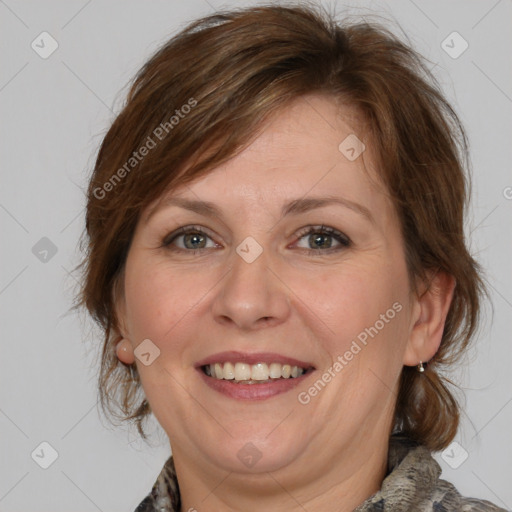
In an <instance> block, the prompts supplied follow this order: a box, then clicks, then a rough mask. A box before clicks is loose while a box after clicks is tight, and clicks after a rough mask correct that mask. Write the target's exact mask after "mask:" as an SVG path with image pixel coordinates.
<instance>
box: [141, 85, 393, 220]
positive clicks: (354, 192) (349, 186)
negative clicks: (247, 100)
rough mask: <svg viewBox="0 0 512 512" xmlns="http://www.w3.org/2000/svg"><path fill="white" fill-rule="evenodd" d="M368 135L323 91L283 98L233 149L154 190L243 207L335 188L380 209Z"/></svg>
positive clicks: (274, 204)
mask: <svg viewBox="0 0 512 512" xmlns="http://www.w3.org/2000/svg"><path fill="white" fill-rule="evenodd" d="M373 153H374V152H373V148H372V146H371V141H370V140H369V139H368V136H367V135H366V132H365V126H364V123H363V122H362V119H361V116H360V115H359V112H358V111H357V110H356V109H355V108H351V107H349V106H346V105H342V104H340V103H339V102H337V101H336V100H335V99H334V98H332V97H329V96H325V95H308V96H304V97H300V98H297V99H295V100H294V101H293V102H291V103H290V104H289V105H288V106H287V107H285V108H283V109H281V110H280V111H278V112H277V113H275V114H274V115H273V116H272V117H271V118H270V119H269V120H268V121H267V122H266V123H265V124H263V125H262V126H261V128H260V131H259V132H258V135H257V136H256V137H255V138H254V139H253V141H252V142H251V143H250V144H249V145H248V146H247V147H246V148H245V149H244V150H243V151H242V152H241V153H239V154H238V155H236V156H235V157H233V158H232V159H230V160H229V161H227V162H225V163H223V164H221V165H220V166H218V167H217V168H215V169H214V170H212V171H210V172H209V173H208V174H206V175H204V176H201V177H200V178H198V179H197V180H195V181H193V182H191V183H188V184H187V185H186V186H183V187H178V188H176V189H174V190H172V191H169V192H167V193H165V194H164V195H162V197H160V198H159V199H158V200H157V201H156V202H155V203H154V204H153V205H151V206H150V207H149V208H148V210H149V211H148V213H147V215H146V218H148V217H149V216H150V215H151V213H152V212H153V211H154V210H155V209H158V208H159V206H160V204H161V203H165V202H166V201H167V200H168V199H169V198H170V197H175V198H179V197H182V198H189V199H194V200H202V201H207V202H211V203H216V204H219V205H221V206H222V204H223V203H226V204H227V207H229V208H231V207H233V208H235V209H237V210H238V211H241V210H243V209H245V208H262V207H264V208H265V209H274V208H275V209H280V208H281V207H282V205H283V204H284V203H289V202H290V201H293V200H296V199H299V198H307V197H312V196H313V197H314V196H316V197H319V196H324V197H325V196H330V195H338V196H342V197H343V198H345V199H348V200H352V201H357V202H358V203H360V204H361V205H362V206H363V207H365V208H367V209H368V210H371V209H374V210H376V211H377V216H382V215H385V216H386V212H384V211H383V210H384V209H386V208H388V207H389V204H388V205H386V202H387V201H386V198H385V197H384V196H385V195H386V194H385V192H386V187H385V186H384V185H383V184H382V183H381V182H380V180H379V178H378V166H377V165H376V163H375V158H374V155H373Z"/></svg>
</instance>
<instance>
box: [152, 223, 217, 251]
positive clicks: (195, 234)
mask: <svg viewBox="0 0 512 512" xmlns="http://www.w3.org/2000/svg"><path fill="white" fill-rule="evenodd" d="M209 242H210V243H209ZM162 245H163V246H164V247H168V248H169V249H172V250H176V251H186V252H194V253H195V251H196V250H201V249H213V248H216V247H218V245H217V244H216V243H215V242H214V241H213V240H212V239H211V238H210V236H209V235H208V234H207V233H205V232H204V231H203V230H202V229H201V228H199V227H197V226H185V227H181V228H179V229H177V230H176V231H174V232H173V233H171V234H170V235H167V236H166V237H165V238H164V240H163V241H162Z"/></svg>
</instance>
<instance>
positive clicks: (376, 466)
mask: <svg viewBox="0 0 512 512" xmlns="http://www.w3.org/2000/svg"><path fill="white" fill-rule="evenodd" d="M366 434H368V432H366ZM388 441H389V437H386V438H385V439H384V438H383V439H379V438H377V437H376V436H375V435H374V439H368V438H367V439H366V440H365V442H363V443H360V442H359V443H358V442H354V443H350V444H349V445H347V446H346V447H345V448H344V449H343V453H342V454H341V453H339V452H338V453H335V454H332V453H331V454H328V453H324V454H322V457H318V456H317V457H316V458H315V459H313V460H306V458H304V457H303V458H301V460H300V461H299V460H296V461H295V462H294V463H292V464H290V465H288V466H286V467H283V468H281V469H279V470H277V471H274V472H265V473H257V474H253V475H246V474H244V475H240V474H235V473H233V472H229V471H222V470H219V468H218V467H213V466H210V465H209V464H208V463H205V461H204V459H200V460H193V459H192V458H191V457H190V456H188V457H187V455H186V454H185V453H180V451H179V450H174V462H175V466H176V473H177V476H178V480H179V486H180V494H181V502H182V509H181V510H182V512H189V511H190V512H193V511H194V510H196V511H200V512H234V511H241V510H244V511H245V510H254V508H255V504H257V508H258V510H266V511H267V512H274V511H276V512H277V511H282V510H287V511H291V512H295V511H297V512H299V511H300V512H304V510H305V509H306V510H308V512H317V511H318V512H320V511H321V512H324V511H325V510H332V506H333V504H336V510H337V511H339V512H351V511H353V510H354V509H355V508H356V507H357V506H358V505H360V504H361V503H362V502H364V501H365V500H366V499H367V498H369V497H370V496H371V495H372V494H374V493H375V492H377V491H378V490H379V489H380V486H381V483H382V480H383V479H384V477H385V475H386V469H387V453H388ZM326 452H327V450H326Z"/></svg>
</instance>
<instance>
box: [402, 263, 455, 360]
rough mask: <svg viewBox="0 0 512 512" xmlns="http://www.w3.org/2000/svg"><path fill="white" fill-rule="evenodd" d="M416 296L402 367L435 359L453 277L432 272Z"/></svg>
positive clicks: (453, 284) (452, 288)
mask: <svg viewBox="0 0 512 512" xmlns="http://www.w3.org/2000/svg"><path fill="white" fill-rule="evenodd" d="M422 288H423V291H422V292H421V294H420V296H419V297H415V298H414V304H413V313H412V319H411V324H412V327H411V330H410V332H409V339H408V341H407V347H406V350H405V353H404V361H403V363H404V365H406V366H416V365H417V364H419V362H420V361H422V362H428V361H430V359H432V358H433V357H434V355H435V354H436V352H437V350H438V349H439V345H440V344H441V340H442V337H443V331H444V325H445V322H446V316H447V315H448V311H449V309H450V305H451V303H452V299H453V292H454V289H455V278H454V277H453V276H451V275H450V274H448V273H446V272H441V271H437V272H431V273H430V274H429V281H428V283H424V284H423V286H422Z"/></svg>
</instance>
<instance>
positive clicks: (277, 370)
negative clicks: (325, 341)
mask: <svg viewBox="0 0 512 512" xmlns="http://www.w3.org/2000/svg"><path fill="white" fill-rule="evenodd" d="M304 371H305V370H304V368H301V367H300V366H291V365H289V364H280V363H271V364H269V365H268V364H266V363H257V364H252V365H251V364H247V363H235V364H233V363H215V364H209V365H207V366H206V367H205V373H206V375H209V376H210V377H213V378H215V379H224V380H235V381H236V382H244V383H247V384H249V383H251V384H254V383H256V382H264V381H268V380H269V379H289V378H292V379H295V378H297V377H300V376H301V375H302V374H303V373H304Z"/></svg>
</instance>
